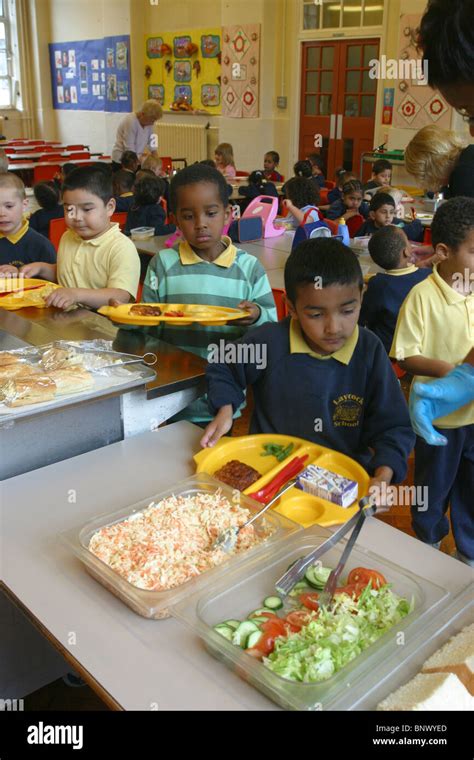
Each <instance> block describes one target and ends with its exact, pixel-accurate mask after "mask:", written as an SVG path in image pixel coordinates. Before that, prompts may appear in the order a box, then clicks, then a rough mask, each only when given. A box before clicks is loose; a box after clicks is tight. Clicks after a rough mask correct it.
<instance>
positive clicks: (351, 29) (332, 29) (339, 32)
mask: <svg viewBox="0 0 474 760" xmlns="http://www.w3.org/2000/svg"><path fill="white" fill-rule="evenodd" d="M334 2H339V3H340V6H341V7H340V10H339V26H327V27H326V26H325V27H323V26H321V25H319V26H317V27H312V28H310V29H305V27H304V9H305V7H306V6H311V5H317V6H319V10H320V15H319V21H321V6H322V5H323V4H325V3H334ZM360 2H361V6H362V10H361V23H360V24H359V25H358V26H342V18H343V6H344V0H320V1H319V2H318V3H315V1H314V0H300V4H299V18H300V21H299V34H300V37H303V38H304V37H305V36H308V35H315V34H321V35H328V34H330V35H331V36H332V37H335V36H346V34H347V33H350V34H351V33H357V32H359V33H361V34H362V35H364V36H365V35H366V34H373V33H374V32H375V31H376V30H381V29H382V28H383V27H384V25H385V18H386V14H387V12H388V2H387V0H380V2H381V3H382V5H383V11H382V21H381V23H379V24H373V25H371V26H368V25H365V24H363V19H364V12H365V2H366V0H360Z"/></svg>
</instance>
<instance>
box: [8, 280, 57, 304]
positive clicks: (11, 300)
mask: <svg viewBox="0 0 474 760" xmlns="http://www.w3.org/2000/svg"><path fill="white" fill-rule="evenodd" d="M20 282H21V284H20ZM57 288H59V285H57V284H56V283H54V282H49V280H38V279H32V278H23V279H21V281H20V280H19V278H16V279H14V280H12V281H10V280H9V279H6V278H3V277H1V276H0V308H2V309H5V310H6V311H16V310H17V309H25V308H27V307H31V306H34V307H35V308H37V309H44V308H46V301H45V298H46V296H48V295H49V294H50V293H52V292H53V290H56V289H57Z"/></svg>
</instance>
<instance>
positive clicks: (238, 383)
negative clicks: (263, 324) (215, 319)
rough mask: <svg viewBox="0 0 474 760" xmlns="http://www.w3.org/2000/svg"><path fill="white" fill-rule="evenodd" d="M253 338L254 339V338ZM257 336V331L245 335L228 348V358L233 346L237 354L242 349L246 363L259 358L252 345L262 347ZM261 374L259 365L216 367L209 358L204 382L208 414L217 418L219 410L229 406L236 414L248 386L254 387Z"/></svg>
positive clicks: (253, 363)
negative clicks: (240, 347)
mask: <svg viewBox="0 0 474 760" xmlns="http://www.w3.org/2000/svg"><path fill="white" fill-rule="evenodd" d="M252 333H253V335H252ZM254 335H256V338H255V337H254ZM260 335H261V331H260V329H259V328H257V329H256V330H253V331H251V332H250V333H247V335H246V336H245V337H243V338H241V339H240V340H238V341H236V342H235V343H234V344H229V346H230V347H229V348H228V349H227V350H228V351H229V355H230V356H231V353H230V352H231V350H232V346H235V349H236V350H239V349H238V347H239V346H242V349H244V348H245V351H243V354H245V359H248V358H249V357H250V358H252V356H253V357H254V358H255V357H257V356H258V355H259V354H258V352H257V351H256V350H255V345H256V342H260V343H261V341H260V338H259V336H260ZM242 349H240V350H242ZM263 372H265V369H264V368H263V367H262V365H261V363H260V366H259V363H258V362H256V361H254V362H251V361H245V362H234V361H231V362H224V363H219V362H215V361H213V357H212V356H209V359H208V365H207V369H206V381H207V396H208V405H209V410H210V412H211V414H217V412H218V411H219V409H221V407H223V406H226V405H227V404H232V409H233V411H234V412H235V411H237V409H238V408H239V407H240V406H241V405H242V404H243V402H244V401H245V394H244V391H245V389H246V388H247V386H248V385H253V384H254V383H256V382H257V380H258V378H259V376H260V375H261V373H263Z"/></svg>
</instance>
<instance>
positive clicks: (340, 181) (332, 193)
mask: <svg viewBox="0 0 474 760" xmlns="http://www.w3.org/2000/svg"><path fill="white" fill-rule="evenodd" d="M350 179H357V177H356V175H355V174H353V173H352V172H346V170H345V169H344V167H342V166H341V167H339V169H336V174H335V176H334V181H335V183H336V187H333V188H332V189H331V190H328V201H329V203H330V204H331V203H334V201H339V200H340V199H341V195H342V188H343V187H344V185H345V184H346V182H349V180H350Z"/></svg>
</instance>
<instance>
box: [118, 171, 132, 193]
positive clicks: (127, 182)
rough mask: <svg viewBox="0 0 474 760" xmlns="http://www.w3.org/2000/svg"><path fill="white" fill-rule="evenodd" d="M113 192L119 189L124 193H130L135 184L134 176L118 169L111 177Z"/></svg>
mask: <svg viewBox="0 0 474 760" xmlns="http://www.w3.org/2000/svg"><path fill="white" fill-rule="evenodd" d="M113 181H114V191H115V190H116V189H118V188H121V189H122V190H123V191H124V192H126V193H130V192H131V191H132V190H133V185H134V184H135V176H134V175H133V174H132V173H131V172H126V171H124V169H119V170H118V172H115V174H114V175H113Z"/></svg>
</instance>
